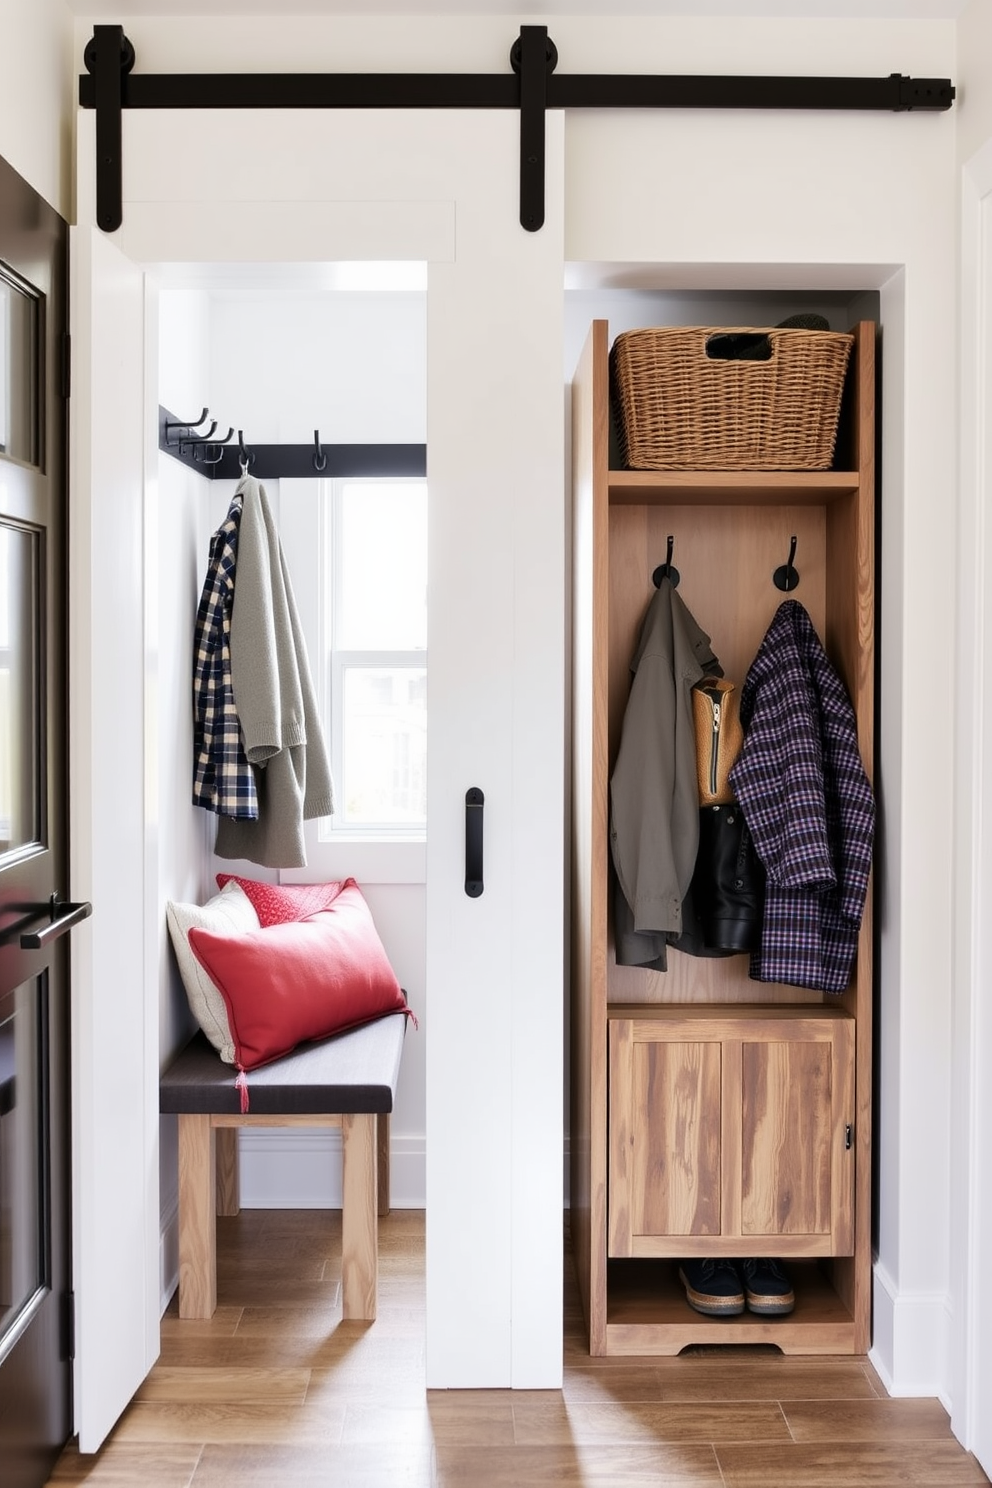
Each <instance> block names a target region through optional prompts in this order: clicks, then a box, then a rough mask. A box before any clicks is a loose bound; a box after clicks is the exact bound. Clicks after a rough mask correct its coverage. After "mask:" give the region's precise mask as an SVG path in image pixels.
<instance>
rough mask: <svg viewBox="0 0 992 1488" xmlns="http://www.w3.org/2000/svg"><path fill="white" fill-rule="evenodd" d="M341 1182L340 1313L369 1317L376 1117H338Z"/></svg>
mask: <svg viewBox="0 0 992 1488" xmlns="http://www.w3.org/2000/svg"><path fill="white" fill-rule="evenodd" d="M341 1136H342V1148H343V1153H344V1182H343V1194H342V1205H341V1230H342V1237H341V1238H342V1247H341V1251H342V1253H341V1290H342V1302H343V1310H344V1316H345V1317H346V1318H361V1319H364V1320H365V1321H367V1322H371V1321H372V1320H373V1319H374V1318H375V1312H376V1297H377V1293H378V1282H379V1265H378V1255H379V1222H378V1207H379V1206H378V1183H377V1179H376V1170H377V1168H378V1161H377V1157H378V1135H377V1130H376V1117H375V1115H374V1114H372V1115H364V1114H352V1115H347V1116H343V1117H342V1118H341Z"/></svg>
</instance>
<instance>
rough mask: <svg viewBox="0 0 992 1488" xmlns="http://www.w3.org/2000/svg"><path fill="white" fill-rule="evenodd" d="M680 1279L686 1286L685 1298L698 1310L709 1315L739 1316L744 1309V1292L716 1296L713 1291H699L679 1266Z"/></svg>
mask: <svg viewBox="0 0 992 1488" xmlns="http://www.w3.org/2000/svg"><path fill="white" fill-rule="evenodd" d="M679 1281H680V1282H681V1283H682V1285H683V1286H684V1287H685V1299H686V1301H687V1302H688V1304H689V1306H690V1307H692V1308H694V1309H695V1310H696V1312H702V1313H704V1314H705V1315H706V1316H707V1317H737V1316H739V1314H740V1313H742V1312H743V1311H744V1293H743V1292H738V1293H736V1295H733V1296H729V1297H721V1296H714V1295H713V1294H712V1293H711V1292H697V1291H694V1290H693V1288H692V1287H691V1286H690V1285H689V1283H688V1282H687V1281H686V1279H685V1273H684V1272H683V1270H682V1268H681V1266H680V1267H679Z"/></svg>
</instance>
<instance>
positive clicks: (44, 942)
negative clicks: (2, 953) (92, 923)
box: [21, 894, 93, 951]
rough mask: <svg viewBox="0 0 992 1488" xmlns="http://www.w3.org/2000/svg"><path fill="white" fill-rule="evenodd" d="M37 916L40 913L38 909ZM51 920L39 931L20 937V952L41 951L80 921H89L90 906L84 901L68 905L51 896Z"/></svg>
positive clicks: (55, 896)
mask: <svg viewBox="0 0 992 1488" xmlns="http://www.w3.org/2000/svg"><path fill="white" fill-rule="evenodd" d="M38 913H39V914H41V913H42V911H41V910H40V909H39V911H38ZM49 913H50V915H51V919H50V920H49V923H48V924H47V925H45V926H44V928H43V929H41V930H28V931H26V932H25V933H24V934H23V935H22V936H21V950H22V951H43V950H44V949H45V947H46V946H50V945H51V943H52V941H53V940H58V938H59V936H60V935H64V934H65V933H66V931H67V930H71V929H72V927H73V925H78V924H79V922H80V920H87V919H89V917H90V915H91V914H92V913H93V906H92V904H89V903H87V902H86V901H85V900H84V901H83V902H82V903H80V904H68V903H66V902H65V900H62V899H60V898H59V896H58V895H57V894H53V895H52V897H51V901H50V903H49Z"/></svg>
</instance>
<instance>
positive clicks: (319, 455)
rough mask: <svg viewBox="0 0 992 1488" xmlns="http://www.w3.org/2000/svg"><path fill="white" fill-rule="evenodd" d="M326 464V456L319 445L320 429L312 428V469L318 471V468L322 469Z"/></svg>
mask: <svg viewBox="0 0 992 1488" xmlns="http://www.w3.org/2000/svg"><path fill="white" fill-rule="evenodd" d="M326 465H327V456H326V455H325V454H324V451H323V450H322V449H321V447H320V430H319V429H314V431H313V468H314V470H317V471H320V470H323V469H324V468H325V467H326Z"/></svg>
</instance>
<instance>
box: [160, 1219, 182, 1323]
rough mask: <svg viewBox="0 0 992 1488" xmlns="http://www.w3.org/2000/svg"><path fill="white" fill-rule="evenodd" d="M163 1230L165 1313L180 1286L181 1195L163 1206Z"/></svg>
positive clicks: (162, 1262)
mask: <svg viewBox="0 0 992 1488" xmlns="http://www.w3.org/2000/svg"><path fill="white" fill-rule="evenodd" d="M161 1224H162V1228H161V1231H160V1233H159V1242H158V1256H159V1261H158V1275H159V1301H160V1304H161V1311H162V1312H164V1311H165V1309H166V1308H167V1307H168V1305H169V1303H170V1302H171V1301H172V1295H173V1293H174V1292H175V1290H176V1287H177V1286H178V1285H179V1195H178V1194H177V1193H176V1194H173V1195H172V1196H171V1198H170V1200H169V1202H168V1203H166V1204H163V1206H162V1220H161Z"/></svg>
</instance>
